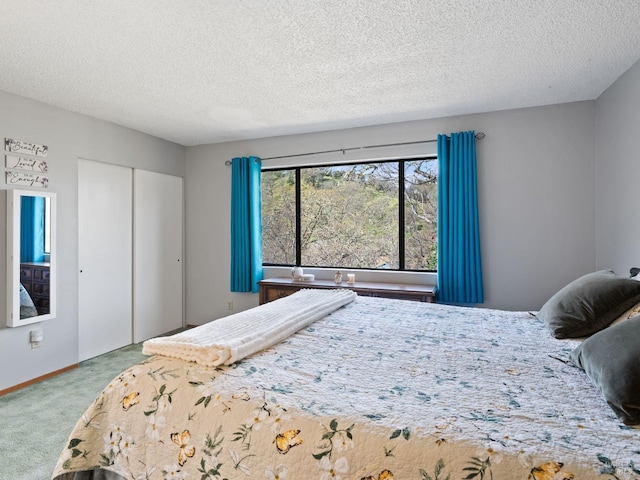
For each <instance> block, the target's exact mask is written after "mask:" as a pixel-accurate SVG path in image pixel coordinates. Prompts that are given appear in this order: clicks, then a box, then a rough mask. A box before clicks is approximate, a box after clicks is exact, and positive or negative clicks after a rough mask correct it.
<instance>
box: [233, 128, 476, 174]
mask: <svg viewBox="0 0 640 480" xmlns="http://www.w3.org/2000/svg"><path fill="white" fill-rule="evenodd" d="M485 136H486V135H485V134H484V132H478V133H476V139H478V140H482V139H483V138H484V137H485ZM436 141H437V139H435V138H433V139H431V140H416V141H415V142H400V143H383V144H381V145H365V146H363V147H348V148H336V149H335V150H322V151H319V152H308V153H296V154H293V155H280V156H278V157H265V158H262V159H261V160H278V159H281V158H293V157H306V156H308V155H321V154H323V153H339V152H342V154H343V155H344V153H345V152H348V151H351V150H364V149H367V148H381V147H398V146H401V145H416V144H419V143H433V142H436ZM224 164H225V165H226V166H229V165H231V160H227V161H226V162H224Z"/></svg>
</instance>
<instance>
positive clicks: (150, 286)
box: [133, 169, 184, 343]
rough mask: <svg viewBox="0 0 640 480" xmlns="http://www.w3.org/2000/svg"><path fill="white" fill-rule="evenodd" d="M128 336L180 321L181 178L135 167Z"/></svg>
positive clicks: (145, 335) (151, 333)
mask: <svg viewBox="0 0 640 480" xmlns="http://www.w3.org/2000/svg"><path fill="white" fill-rule="evenodd" d="M133 178H134V180H133V183H134V189H133V191H134V200H133V204H134V207H133V218H134V221H133V224H134V227H133V228H134V232H133V238H134V241H133V245H134V247H133V251H134V254H133V258H134V267H133V268H134V270H133V271H134V274H133V277H134V280H133V282H134V286H133V339H134V342H136V343H137V342H141V341H143V340H147V339H149V338H151V337H155V336H158V335H162V334H164V333H167V332H170V331H173V330H176V329H178V328H181V327H182V324H183V318H182V317H183V316H182V311H183V306H182V305H183V304H182V297H183V284H182V278H183V272H182V265H183V263H184V262H183V261H182V235H183V233H182V232H183V223H182V215H183V213H182V210H183V208H182V205H183V200H182V188H183V186H182V178H181V177H175V176H173V175H164V174H161V173H154V172H149V171H146V170H138V169H136V170H134V174H133Z"/></svg>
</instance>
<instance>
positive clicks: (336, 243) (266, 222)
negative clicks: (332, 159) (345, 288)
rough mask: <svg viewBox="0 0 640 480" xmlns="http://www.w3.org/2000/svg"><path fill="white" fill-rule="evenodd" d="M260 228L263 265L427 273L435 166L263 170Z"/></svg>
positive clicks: (399, 163) (423, 162)
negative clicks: (261, 231) (261, 232)
mask: <svg viewBox="0 0 640 480" xmlns="http://www.w3.org/2000/svg"><path fill="white" fill-rule="evenodd" d="M296 199H297V201H296ZM262 224H263V225H262V230H263V239H262V243H263V252H262V254H263V262H264V264H265V265H302V266H307V267H331V268H358V269H374V270H375V269H391V270H419V271H433V270H435V269H436V266H437V161H436V159H435V158H431V157H429V158H421V159H410V160H409V159H408V160H394V161H384V162H367V163H357V164H349V165H322V166H313V167H296V168H289V169H272V170H269V169H266V170H263V171H262Z"/></svg>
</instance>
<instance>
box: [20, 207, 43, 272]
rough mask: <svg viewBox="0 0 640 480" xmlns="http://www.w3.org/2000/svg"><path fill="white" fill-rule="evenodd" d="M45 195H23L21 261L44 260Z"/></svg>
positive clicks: (21, 208)
mask: <svg viewBox="0 0 640 480" xmlns="http://www.w3.org/2000/svg"><path fill="white" fill-rule="evenodd" d="M44 219H45V199H44V197H35V196H34V197H30V196H22V197H21V202H20V262H43V261H44Z"/></svg>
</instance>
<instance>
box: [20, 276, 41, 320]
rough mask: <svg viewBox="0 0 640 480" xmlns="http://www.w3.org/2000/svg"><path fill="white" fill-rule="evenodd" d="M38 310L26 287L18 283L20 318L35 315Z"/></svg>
mask: <svg viewBox="0 0 640 480" xmlns="http://www.w3.org/2000/svg"><path fill="white" fill-rule="evenodd" d="M38 315H39V314H38V310H37V309H36V306H35V304H34V303H33V299H32V298H31V295H29V292H28V291H27V289H26V288H25V287H24V285H22V283H20V319H23V318H31V317H37V316H38Z"/></svg>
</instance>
